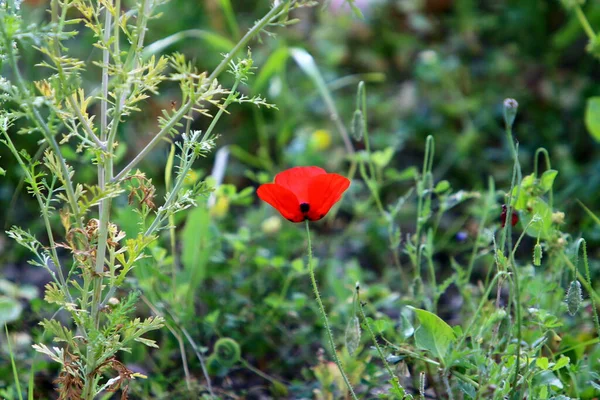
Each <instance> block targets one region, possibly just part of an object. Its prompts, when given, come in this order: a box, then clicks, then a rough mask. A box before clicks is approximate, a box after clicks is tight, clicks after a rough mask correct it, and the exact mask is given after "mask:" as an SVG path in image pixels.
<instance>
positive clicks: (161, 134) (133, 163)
mask: <svg viewBox="0 0 600 400" xmlns="http://www.w3.org/2000/svg"><path fill="white" fill-rule="evenodd" d="M191 107H192V102H191V101H188V102H187V103H185V104H184V105H183V106H181V108H180V109H179V110H178V111H177V112H176V113H175V114H174V115H173V116H172V117H171V119H170V120H169V122H168V123H167V124H166V125H165V126H164V128H163V129H161V130H160V131H159V132H158V133H157V134H156V136H154V137H153V138H152V140H151V141H150V142H149V143H148V144H147V145H146V147H144V148H143V149H142V150H141V151H140V152H139V153H138V155H137V156H135V158H134V159H133V160H131V162H130V163H129V164H127V166H126V167H125V168H123V169H122V170H121V172H119V173H118V174H117V175H116V176H115V177H114V178H112V179H111V182H118V181H120V180H121V179H123V178H124V177H126V176H127V174H128V173H129V171H131V170H132V169H133V167H135V166H136V165H138V163H139V162H140V161H142V160H143V159H144V157H146V155H147V154H148V153H149V152H150V151H152V149H153V148H154V146H156V145H157V144H158V143H160V142H161V141H162V139H163V137H164V136H165V135H166V134H167V133H169V131H170V130H171V129H172V128H173V127H174V126H175V124H177V122H179V120H181V118H183V116H184V115H185V114H186V113H187V112H188V111H189V110H190V108H191Z"/></svg>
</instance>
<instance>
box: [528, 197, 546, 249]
mask: <svg viewBox="0 0 600 400" xmlns="http://www.w3.org/2000/svg"><path fill="white" fill-rule="evenodd" d="M528 206H529V208H530V213H529V215H530V216H531V217H532V218H538V219H539V220H538V221H534V222H533V223H532V224H531V225H530V226H529V229H527V234H528V235H529V236H531V237H534V238H538V237H539V238H540V239H547V238H548V237H550V236H551V233H552V210H551V209H550V207H549V206H548V204H547V203H546V202H545V201H544V200H542V199H540V198H539V197H537V198H535V199H534V200H533V201H530V202H529V205H528ZM527 222H529V221H527Z"/></svg>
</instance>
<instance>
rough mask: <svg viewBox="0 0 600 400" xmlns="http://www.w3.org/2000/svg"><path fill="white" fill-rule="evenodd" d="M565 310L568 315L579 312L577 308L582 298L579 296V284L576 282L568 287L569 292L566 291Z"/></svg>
mask: <svg viewBox="0 0 600 400" xmlns="http://www.w3.org/2000/svg"><path fill="white" fill-rule="evenodd" d="M565 301H566V303H567V309H568V310H569V314H571V315H575V313H576V312H577V310H579V306H580V305H581V302H582V301H583V296H582V294H581V283H579V281H578V280H574V281H573V282H571V284H570V285H569V290H567V298H566V300H565Z"/></svg>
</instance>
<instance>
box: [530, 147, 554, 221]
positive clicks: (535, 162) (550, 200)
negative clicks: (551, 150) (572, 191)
mask: <svg viewBox="0 0 600 400" xmlns="http://www.w3.org/2000/svg"><path fill="white" fill-rule="evenodd" d="M540 154H543V155H544V159H545V161H546V171H548V170H551V169H552V164H550V154H548V150H546V149H545V148H543V147H540V148H539V149H537V150H536V151H535V157H534V158H533V176H535V179H538V163H539V155H540ZM553 192H554V191H553V190H552V186H551V187H550V191H549V192H548V206H549V207H550V210H552V206H553V204H554V193H553Z"/></svg>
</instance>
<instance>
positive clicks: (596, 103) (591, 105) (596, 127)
mask: <svg viewBox="0 0 600 400" xmlns="http://www.w3.org/2000/svg"><path fill="white" fill-rule="evenodd" d="M585 126H586V127H587V130H588V132H589V133H590V135H592V137H593V138H594V139H595V140H596V141H598V142H600V97H590V98H589V99H588V100H587V106H586V107H585Z"/></svg>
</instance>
